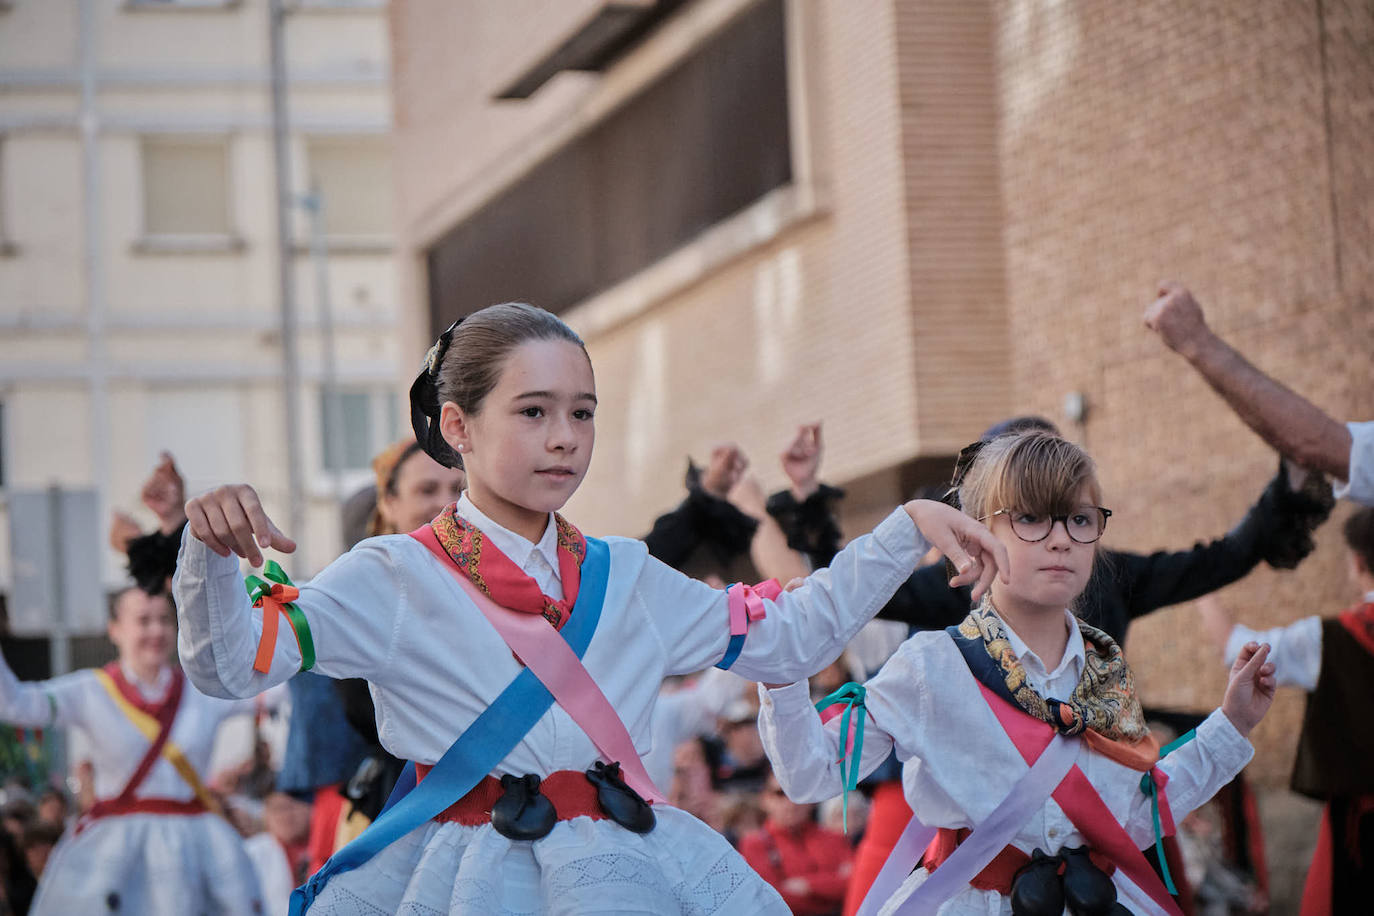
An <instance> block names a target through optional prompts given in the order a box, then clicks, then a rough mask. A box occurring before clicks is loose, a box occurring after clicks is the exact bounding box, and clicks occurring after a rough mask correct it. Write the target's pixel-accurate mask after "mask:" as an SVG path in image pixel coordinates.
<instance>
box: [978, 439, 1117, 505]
mask: <svg viewBox="0 0 1374 916" xmlns="http://www.w3.org/2000/svg"><path fill="white" fill-rule="evenodd" d="M1085 484H1086V485H1087V487H1088V490H1089V494H1090V496H1089V498H1090V499H1091V500H1092V502H1093V504H1094V505H1101V503H1102V486H1101V484H1099V483H1098V480H1097V465H1096V464H1094V463H1093V460H1092V458H1090V457H1088V453H1087V452H1085V451H1083V449H1082V448H1080V447H1079V446H1078V445H1075V444H1074V443H1072V442H1070V441H1068V440H1067V439H1063V438H1061V437H1059V436H1056V435H1054V434H1052V433H1047V432H1042V431H1039V430H1036V431H1031V432H1023V433H1015V434H1012V435H1007V436H999V437H997V438H996V439H993V440H991V441H989V442H987V443H986V444H985V445H984V446H983V447H982V450H981V451H979V453H978V457H977V458H975V459H974V460H973V463H972V464H971V465H970V466H969V469H968V472H967V473H966V474H965V475H964V478H963V480H961V481H960V482H959V505H960V506H961V507H962V508H963V510H964V512H966V513H967V514H969V515H971V516H973V517H974V518H977V519H986V518H987V517H988V516H990V515H992V514H993V513H994V512H997V511H998V510H1000V509H1011V510H1015V511H1018V512H1035V513H1037V514H1041V515H1061V514H1065V513H1068V512H1072V511H1073V510H1074V509H1077V508H1078V507H1079V506H1080V505H1082V503H1081V496H1080V493H1081V491H1082V489H1083V486H1084V485H1085Z"/></svg>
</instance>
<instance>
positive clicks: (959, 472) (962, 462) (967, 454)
mask: <svg viewBox="0 0 1374 916" xmlns="http://www.w3.org/2000/svg"><path fill="white" fill-rule="evenodd" d="M985 445H987V442H986V441H985V440H983V439H979V440H978V441H977V442H974V443H972V444H970V445H966V446H964V447H963V448H962V449H960V450H959V457H958V458H956V459H954V477H953V478H952V479H951V480H950V489H951V490H956V491H957V490H958V489H959V487H960V486H961V485H962V484H963V482H964V477H966V476H967V475H968V469H969V468H971V467H973V462H974V461H976V460H977V459H978V453H979V452H981V451H982V450H983V446H985Z"/></svg>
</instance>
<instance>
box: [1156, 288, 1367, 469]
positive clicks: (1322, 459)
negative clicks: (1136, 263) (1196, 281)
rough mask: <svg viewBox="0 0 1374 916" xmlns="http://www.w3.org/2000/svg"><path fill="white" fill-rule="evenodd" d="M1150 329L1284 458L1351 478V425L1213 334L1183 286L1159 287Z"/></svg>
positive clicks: (1197, 306)
mask: <svg viewBox="0 0 1374 916" xmlns="http://www.w3.org/2000/svg"><path fill="white" fill-rule="evenodd" d="M1145 324H1146V326H1148V327H1149V328H1150V329H1151V330H1153V331H1156V332H1158V334H1159V336H1160V338H1161V339H1162V340H1163V341H1164V342H1165V343H1166V344H1167V345H1168V346H1169V347H1170V348H1171V349H1173V350H1174V351H1176V352H1177V353H1178V354H1179V355H1180V356H1182V357H1183V358H1184V359H1186V360H1188V362H1189V363H1191V364H1192V366H1193V368H1194V369H1196V370H1197V371H1198V373H1199V374H1201V375H1202V377H1203V378H1204V379H1205V380H1206V381H1207V384H1209V385H1211V386H1212V388H1213V390H1215V391H1216V392H1217V393H1218V394H1220V395H1221V396H1222V397H1223V398H1224V399H1225V400H1226V403H1227V404H1229V405H1230V407H1231V409H1232V410H1234V411H1235V412H1236V415H1237V416H1239V417H1240V418H1241V420H1243V421H1244V422H1245V424H1246V425H1247V426H1249V427H1250V428H1251V429H1252V430H1254V431H1255V433H1256V434H1257V435H1258V436H1259V437H1260V438H1261V439H1263V440H1264V441H1265V442H1268V443H1269V444H1270V445H1271V446H1273V447H1274V448H1275V449H1277V450H1278V451H1279V452H1280V453H1281V454H1282V455H1284V456H1285V457H1287V458H1291V459H1292V460H1294V461H1296V462H1297V463H1298V464H1300V465H1302V466H1304V467H1308V468H1312V469H1314V470H1318V471H1322V472H1324V473H1326V474H1330V475H1331V476H1332V477H1336V478H1339V479H1340V480H1346V479H1348V478H1349V477H1350V446H1351V438H1350V430H1349V429H1347V428H1346V427H1345V424H1343V423H1341V422H1339V421H1338V420H1335V419H1332V418H1331V417H1329V416H1327V415H1326V414H1325V413H1324V412H1323V411H1322V410H1321V409H1320V408H1318V407H1316V406H1314V405H1313V404H1312V403H1311V402H1309V401H1308V400H1307V399H1305V398H1303V397H1302V396H1301V395H1298V394H1295V393H1294V392H1293V391H1291V390H1289V389H1288V388H1287V387H1285V386H1284V385H1282V384H1280V383H1279V382H1276V381H1275V380H1274V379H1272V378H1270V377H1269V376H1267V375H1265V374H1264V373H1263V372H1261V371H1260V370H1258V369H1256V368H1255V367H1254V366H1252V365H1251V364H1250V363H1249V361H1247V360H1246V359H1245V357H1244V356H1242V355H1241V354H1240V353H1239V352H1237V351H1236V350H1235V349H1233V348H1232V347H1231V346H1230V345H1228V344H1227V343H1226V342H1225V341H1224V340H1222V339H1221V338H1220V337H1218V336H1217V335H1216V334H1214V333H1212V331H1211V329H1210V328H1208V327H1207V322H1206V321H1205V320H1204V318H1203V316H1202V307H1201V306H1199V305H1198V303H1197V300H1196V299H1194V298H1193V294H1192V293H1190V292H1189V291H1188V290H1187V289H1186V288H1185V287H1184V286H1183V285H1181V284H1179V283H1172V282H1171V283H1164V284H1162V285H1161V286H1160V287H1159V298H1157V299H1156V300H1155V301H1154V302H1153V303H1151V304H1150V307H1149V308H1147V309H1146V310H1145Z"/></svg>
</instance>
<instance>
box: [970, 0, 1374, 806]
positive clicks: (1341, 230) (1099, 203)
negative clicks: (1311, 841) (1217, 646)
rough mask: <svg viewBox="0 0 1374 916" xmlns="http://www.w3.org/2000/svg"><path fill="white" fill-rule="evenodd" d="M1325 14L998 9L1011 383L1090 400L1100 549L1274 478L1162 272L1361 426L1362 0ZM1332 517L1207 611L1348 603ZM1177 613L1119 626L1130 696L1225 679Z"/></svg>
mask: <svg viewBox="0 0 1374 916" xmlns="http://www.w3.org/2000/svg"><path fill="white" fill-rule="evenodd" d="M1326 6H1327V7H1328V10H1327V22H1326V26H1325V30H1324V32H1323V28H1322V23H1320V22H1319V21H1318V18H1317V11H1316V9H1315V8H1314V6H1313V5H1312V4H1296V3H1285V4H1264V5H1262V6H1249V5H1244V4H1230V3H1224V2H1212V3H1202V4H1199V3H1192V2H1173V3H1169V2H1152V3H1143V4H1133V5H1130V6H1128V7H1127V6H1120V5H1115V4H1113V5H1102V4H1098V5H1078V6H1076V7H1073V8H1072V9H1070V8H1069V7H1068V5H1056V6H1053V7H1050V6H1041V5H1037V4H1030V3H1021V2H1007V0H1001V2H998V3H997V22H998V28H999V67H1000V80H1001V84H1000V85H1001V93H1002V104H1003V108H1004V111H1005V112H1007V114H1006V116H1005V117H1004V119H1003V129H1002V132H1001V156H1000V162H1001V167H1002V177H1003V181H1002V188H1003V199H1004V203H1005V207H1006V213H1007V218H1006V228H1005V231H1006V239H1007V246H1006V253H1007V264H1008V268H1007V276H1008V305H1009V315H1010V327H1011V339H1012V342H1013V343H1012V354H1013V358H1012V364H1013V366H1014V377H1013V386H1014V387H1013V390H1014V391H1015V393H1016V400H1017V402H1018V403H1019V404H1021V405H1023V406H1024V407H1026V408H1031V409H1035V410H1038V411H1041V412H1044V413H1046V414H1048V415H1052V416H1053V415H1055V414H1056V412H1057V405H1058V404H1059V402H1060V399H1061V398H1062V396H1063V395H1064V394H1065V393H1066V392H1068V391H1072V390H1078V391H1082V392H1084V393H1085V394H1086V395H1087V397H1088V401H1089V404H1090V409H1091V413H1090V415H1089V418H1088V422H1087V423H1086V426H1085V428H1084V429H1082V430H1081V431H1080V434H1081V436H1082V437H1083V438H1084V440H1085V441H1086V443H1087V445H1088V446H1089V448H1090V449H1091V451H1092V452H1093V453H1094V455H1095V456H1096V457H1097V459H1098V460H1099V462H1100V464H1101V467H1102V472H1103V478H1104V483H1105V485H1106V490H1107V501H1108V504H1109V505H1111V506H1112V507H1113V508H1114V509H1115V510H1117V515H1116V516H1115V517H1114V518H1113V521H1112V529H1111V531H1110V532H1109V534H1108V540H1109V541H1110V542H1111V543H1112V544H1113V545H1115V546H1120V547H1126V548H1132V549H1140V550H1150V549H1155V548H1159V547H1184V546H1187V545H1188V544H1190V543H1191V542H1192V541H1194V540H1196V539H1203V538H1210V537H1214V536H1217V535H1220V534H1221V533H1222V532H1224V531H1225V530H1227V529H1228V528H1229V527H1230V526H1231V525H1232V524H1233V523H1234V522H1235V521H1236V520H1238V519H1239V517H1240V516H1241V514H1242V513H1243V512H1244V510H1245V508H1246V507H1247V506H1248V505H1249V503H1250V502H1251V501H1252V500H1253V499H1254V497H1255V496H1256V495H1257V494H1258V493H1259V491H1260V490H1261V488H1262V487H1263V486H1264V484H1265V482H1266V480H1267V479H1268V477H1269V476H1270V474H1272V472H1273V470H1274V462H1275V459H1274V456H1273V455H1272V454H1271V453H1270V452H1269V451H1268V450H1267V449H1266V448H1265V447H1264V445H1263V444H1262V443H1260V442H1259V440H1258V439H1256V438H1255V437H1254V436H1253V435H1251V434H1250V433H1249V431H1248V430H1246V429H1245V428H1244V427H1243V426H1242V425H1241V423H1240V422H1239V421H1238V420H1237V419H1236V418H1235V417H1234V416H1233V415H1232V413H1231V412H1230V411H1229V410H1228V409H1227V408H1226V407H1225V405H1224V404H1223V403H1222V402H1221V400H1220V399H1219V398H1217V397H1216V396H1215V395H1214V394H1212V392H1211V391H1210V390H1209V389H1208V388H1207V386H1206V385H1205V384H1204V383H1203V382H1202V381H1201V380H1200V379H1199V378H1198V377H1197V376H1196V375H1195V374H1194V373H1192V372H1191V370H1189V369H1188V368H1187V366H1186V364H1184V363H1183V362H1182V360H1180V359H1179V358H1178V357H1176V356H1174V355H1173V354H1172V353H1169V352H1166V351H1165V350H1164V348H1163V347H1162V345H1161V344H1160V343H1159V342H1158V341H1157V340H1156V339H1155V338H1154V337H1153V335H1151V334H1150V333H1149V332H1147V331H1145V330H1144V329H1143V328H1142V327H1141V323H1140V317H1141V314H1142V312H1143V310H1144V307H1145V306H1146V305H1147V304H1148V303H1149V302H1150V300H1151V299H1152V298H1153V294H1154V290H1155V284H1156V282H1157V281H1158V280H1160V279H1162V278H1166V277H1173V278H1178V279H1180V280H1182V281H1183V282H1186V283H1188V284H1189V285H1191V286H1192V287H1193V289H1194V290H1195V292H1196V293H1197V295H1198V296H1199V298H1200V300H1201V301H1202V302H1203V303H1204V306H1205V308H1206V309H1207V313H1208V318H1209V321H1210V322H1211V324H1212V325H1213V326H1214V327H1215V328H1216V329H1217V330H1218V331H1219V332H1220V333H1222V334H1223V335H1224V336H1225V337H1226V338H1227V339H1229V340H1230V341H1231V342H1232V343H1233V344H1235V345H1236V346H1237V347H1239V348H1240V349H1241V350H1243V351H1244V352H1246V353H1247V354H1248V355H1250V357H1251V358H1252V360H1253V361H1254V362H1255V363H1256V364H1258V365H1259V366H1261V367H1262V368H1263V369H1265V370H1266V371H1268V372H1270V373H1272V374H1273V375H1275V376H1276V377H1278V378H1281V379H1283V380H1285V381H1286V382H1288V383H1289V384H1290V385H1291V386H1292V387H1294V388H1295V389H1297V390H1299V391H1301V392H1303V393H1304V394H1306V395H1307V396H1308V397H1309V398H1311V399H1312V400H1313V401H1314V402H1316V403H1317V404H1319V405H1320V406H1322V407H1324V408H1325V409H1327V410H1328V411H1330V412H1331V413H1333V414H1334V415H1336V416H1339V417H1351V418H1361V417H1369V416H1374V385H1372V384H1371V383H1372V382H1374V371H1371V368H1370V360H1369V357H1370V344H1371V341H1374V335H1372V334H1371V331H1374V322H1372V321H1371V315H1370V306H1369V289H1370V282H1369V281H1370V270H1369V255H1368V252H1369V214H1368V207H1367V206H1364V205H1362V204H1359V203H1358V201H1360V200H1364V201H1367V200H1368V199H1369V190H1370V166H1369V162H1370V160H1371V157H1370V152H1371V150H1370V139H1369V138H1370V136H1371V133H1370V131H1369V126H1370V125H1369V118H1370V114H1369V112H1370V110H1371V108H1370V102H1371V92H1370V86H1371V75H1374V58H1372V57H1371V56H1370V54H1369V50H1370V36H1371V28H1370V7H1369V5H1368V4H1353V3H1351V4H1336V5H1334V6H1335V8H1334V9H1332V8H1330V7H1331V6H1332V5H1330V4H1328V5H1326ZM1324 34H1325V45H1326V47H1325V48H1323V43H1324V38H1323V35H1324ZM1324 61H1325V67H1324V66H1323V63H1324ZM1328 108H1329V112H1330V115H1329V117H1327V116H1326V114H1325V112H1326V110H1327V109H1328ZM1333 166H1334V171H1333ZM1333 204H1334V205H1335V206H1334V208H1333ZM1333 210H1334V212H1333ZM1337 251H1339V252H1340V254H1341V272H1340V275H1339V276H1338V274H1337V271H1336V262H1335V257H1334V256H1335V253H1336V252H1337ZM1343 517H1344V515H1343V513H1339V514H1338V516H1337V519H1336V520H1335V521H1333V523H1331V524H1328V525H1327V527H1326V528H1325V529H1323V530H1322V532H1321V533H1320V536H1319V537H1318V543H1319V548H1318V551H1317V553H1316V555H1315V556H1313V557H1312V558H1311V559H1310V560H1309V561H1308V562H1307V563H1305V564H1304V565H1303V566H1302V567H1301V568H1300V569H1299V570H1297V571H1295V572H1287V573H1278V572H1274V571H1273V570H1270V569H1268V568H1267V567H1265V568H1262V569H1260V570H1259V571H1257V572H1256V573H1255V574H1254V575H1252V576H1251V577H1249V578H1248V579H1246V580H1245V581H1243V582H1241V583H1238V584H1237V585H1235V586H1233V587H1231V588H1229V589H1227V590H1225V591H1224V592H1223V593H1222V598H1223V600H1224V601H1225V602H1226V603H1227V604H1228V605H1230V606H1231V607H1232V608H1233V609H1234V610H1235V611H1236V612H1237V613H1238V614H1239V616H1240V617H1241V618H1242V619H1243V620H1245V621H1247V622H1249V623H1251V624H1258V625H1273V624H1278V623H1283V622H1287V621H1290V620H1293V619H1295V618H1296V617H1297V616H1299V615H1301V614H1308V613H1332V612H1334V611H1336V610H1337V609H1339V608H1341V607H1343V606H1344V605H1345V604H1347V603H1348V602H1349V598H1350V588H1349V586H1348V585H1347V584H1346V582H1345V577H1344V567H1343V563H1342V556H1341V550H1340V547H1339V545H1340V537H1339V531H1338V528H1337V524H1338V522H1339V520H1340V518H1343ZM1194 620H1195V612H1194V610H1193V608H1191V607H1179V608H1174V609H1170V610H1166V611H1162V612H1160V613H1158V614H1156V615H1154V616H1153V617H1151V618H1149V619H1146V620H1144V621H1141V622H1140V623H1138V624H1137V625H1136V626H1134V627H1133V628H1132V632H1131V640H1130V654H1131V657H1132V660H1133V663H1134V665H1135V667H1136V669H1137V671H1138V672H1139V675H1140V680H1141V684H1142V689H1143V691H1144V694H1145V696H1146V699H1147V700H1148V701H1150V702H1155V703H1160V704H1169V705H1178V706H1183V707H1194V708H1199V709H1202V708H1208V707H1211V706H1212V705H1214V704H1215V703H1217V702H1218V701H1219V699H1220V696H1221V692H1222V688H1223V685H1224V672H1223V671H1222V670H1221V668H1220V666H1219V665H1218V664H1217V662H1216V660H1215V657H1214V654H1213V650H1212V649H1211V648H1210V647H1209V646H1207V645H1205V644H1203V642H1202V640H1201V638H1200V636H1199V635H1198V634H1197V633H1196V631H1195V630H1194V628H1193V624H1194ZM1301 705H1302V700H1301V697H1300V696H1297V695H1295V694H1293V693H1292V692H1289V691H1285V692H1284V693H1283V695H1282V696H1281V697H1280V699H1279V701H1278V702H1277V703H1276V706H1275V709H1274V711H1273V713H1272V714H1271V716H1270V717H1269V719H1268V720H1266V722H1265V723H1264V725H1263V726H1262V727H1261V728H1260V730H1259V731H1258V732H1257V734H1256V743H1257V746H1258V748H1259V756H1258V760H1257V763H1256V769H1255V772H1257V773H1258V774H1259V775H1260V776H1261V778H1262V779H1263V780H1264V781H1265V782H1267V783H1268V784H1270V785H1275V786H1277V785H1281V784H1283V783H1284V782H1285V780H1286V778H1287V772H1288V767H1289V766H1290V764H1291V756H1292V751H1293V742H1292V735H1293V734H1294V731H1295V728H1296V725H1297V721H1298V718H1299V717H1300V715H1301Z"/></svg>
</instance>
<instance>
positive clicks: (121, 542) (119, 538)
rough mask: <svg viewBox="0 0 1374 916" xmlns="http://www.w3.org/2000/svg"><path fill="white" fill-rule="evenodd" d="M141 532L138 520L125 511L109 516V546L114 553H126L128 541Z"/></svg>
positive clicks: (138, 535)
mask: <svg viewBox="0 0 1374 916" xmlns="http://www.w3.org/2000/svg"><path fill="white" fill-rule="evenodd" d="M142 534H143V529H142V528H140V527H138V522H136V521H134V519H133V517H132V516H130V515H129V514H128V513H125V512H115V513H114V514H113V515H111V516H110V546H111V547H113V548H114V549H115V552H116V553H128V552H129V542H130V541H132V540H133V539H134V538H136V537H140V536H141V535H142Z"/></svg>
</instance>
